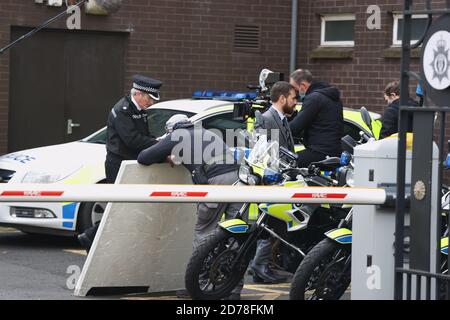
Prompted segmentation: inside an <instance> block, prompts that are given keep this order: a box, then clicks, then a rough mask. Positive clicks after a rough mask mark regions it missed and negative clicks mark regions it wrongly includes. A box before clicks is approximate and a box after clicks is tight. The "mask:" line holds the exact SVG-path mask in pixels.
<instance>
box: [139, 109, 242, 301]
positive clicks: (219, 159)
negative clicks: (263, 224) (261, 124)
mask: <svg viewBox="0 0 450 320" xmlns="http://www.w3.org/2000/svg"><path fill="white" fill-rule="evenodd" d="M166 132H167V135H166V136H165V137H163V138H162V139H161V140H160V141H159V142H158V143H157V144H155V145H153V146H151V147H150V148H148V149H145V150H143V151H142V152H141V153H140V154H139V156H138V159H137V161H138V163H140V164H143V165H151V164H153V163H162V162H169V163H172V164H182V165H184V166H185V167H186V169H188V170H189V172H191V173H192V179H193V181H194V183H196V184H213V185H232V184H234V183H235V182H236V181H237V180H238V169H239V166H238V165H237V163H236V161H235V160H234V155H233V153H232V152H231V151H230V150H229V148H228V146H227V145H226V144H225V143H224V142H223V140H222V138H221V137H220V136H218V135H216V134H215V133H214V132H212V131H209V130H205V129H203V128H202V127H200V126H197V125H196V126H194V125H193V124H192V123H191V122H190V121H189V120H188V118H187V116H185V115H181V114H177V115H174V116H172V117H171V118H170V119H169V120H168V121H167V123H166ZM207 151H211V152H207ZM200 152H201V153H200ZM241 207H242V203H229V204H219V203H199V204H198V207H197V215H198V216H197V222H196V225H195V228H194V241H193V246H194V248H195V247H197V246H198V245H199V244H200V243H201V241H202V239H204V238H205V236H206V235H208V234H209V233H210V232H212V231H214V229H215V228H216V227H217V223H218V222H219V221H220V219H221V217H222V214H225V218H226V219H230V218H233V217H234V215H235V214H236V213H237V212H238V211H239V209H240V208H241ZM241 289H242V285H241V286H238V288H236V289H235V290H234V291H233V294H232V296H231V297H230V298H232V299H239V298H240V291H241ZM185 294H186V292H177V296H179V297H184V295H185Z"/></svg>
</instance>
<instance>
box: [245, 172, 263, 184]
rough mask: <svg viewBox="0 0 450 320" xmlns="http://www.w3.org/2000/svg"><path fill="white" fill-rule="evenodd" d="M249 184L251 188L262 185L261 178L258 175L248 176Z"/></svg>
mask: <svg viewBox="0 0 450 320" xmlns="http://www.w3.org/2000/svg"><path fill="white" fill-rule="evenodd" d="M247 183H248V184H249V185H251V186H257V185H260V184H261V178H260V177H258V176H257V175H254V174H251V175H249V176H248V181H247Z"/></svg>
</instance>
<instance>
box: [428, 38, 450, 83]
mask: <svg viewBox="0 0 450 320" xmlns="http://www.w3.org/2000/svg"><path fill="white" fill-rule="evenodd" d="M423 68H424V73H425V77H426V79H427V81H428V83H429V84H430V85H431V86H432V87H433V88H434V89H436V90H443V89H446V88H448V87H449V86H450V32H447V31H438V32H436V33H434V34H433V35H432V36H431V37H430V40H428V43H427V44H426V47H425V51H424V57H423Z"/></svg>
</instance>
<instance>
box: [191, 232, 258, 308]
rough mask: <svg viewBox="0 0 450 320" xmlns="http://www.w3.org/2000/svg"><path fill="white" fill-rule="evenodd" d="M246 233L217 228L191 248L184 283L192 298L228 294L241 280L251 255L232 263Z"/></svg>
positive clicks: (216, 296)
mask: <svg viewBox="0 0 450 320" xmlns="http://www.w3.org/2000/svg"><path fill="white" fill-rule="evenodd" d="M247 237H248V234H243V235H242V234H239V235H238V234H232V233H229V232H226V231H224V230H222V229H220V228H218V229H217V230H216V231H214V232H213V233H212V234H210V235H208V236H207V237H206V238H205V239H204V241H203V242H202V243H201V244H200V245H199V246H198V247H197V248H196V249H195V250H194V252H193V253H192V257H191V259H190V260H189V263H188V266H187V268H186V275H185V285H186V289H187V291H188V292H189V294H190V296H191V297H192V299H194V300H219V299H223V298H225V297H228V296H229V295H230V293H231V292H232V291H233V289H234V288H235V287H236V286H237V285H238V283H239V282H240V281H241V279H243V276H244V273H245V271H246V269H247V266H248V264H249V261H250V258H251V254H249V253H247V254H246V255H245V257H244V259H243V260H242V261H240V262H239V263H237V264H236V265H235V267H234V268H233V267H232V266H231V264H232V262H233V260H234V258H235V257H236V255H237V253H238V250H239V249H240V248H241V246H242V244H243V243H245V240H246V239H247Z"/></svg>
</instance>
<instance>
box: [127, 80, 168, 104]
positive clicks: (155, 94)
mask: <svg viewBox="0 0 450 320" xmlns="http://www.w3.org/2000/svg"><path fill="white" fill-rule="evenodd" d="M161 85H162V82H161V81H159V80H155V79H152V78H149V77H145V76H142V75H139V74H137V75H134V76H133V88H134V89H136V90H139V91H142V92H146V93H148V94H149V95H150V97H152V99H153V100H156V101H159V99H160V96H159V88H160V87H161Z"/></svg>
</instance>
